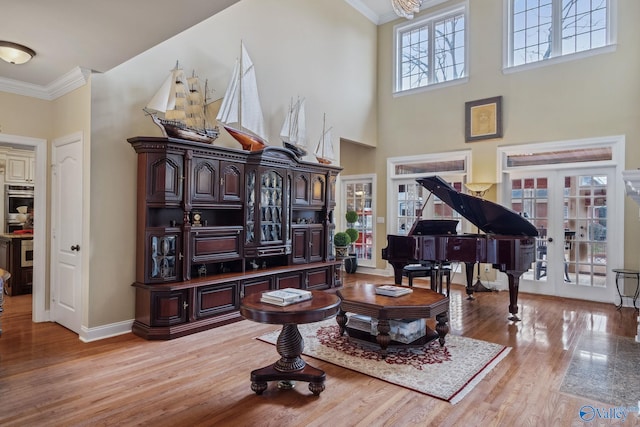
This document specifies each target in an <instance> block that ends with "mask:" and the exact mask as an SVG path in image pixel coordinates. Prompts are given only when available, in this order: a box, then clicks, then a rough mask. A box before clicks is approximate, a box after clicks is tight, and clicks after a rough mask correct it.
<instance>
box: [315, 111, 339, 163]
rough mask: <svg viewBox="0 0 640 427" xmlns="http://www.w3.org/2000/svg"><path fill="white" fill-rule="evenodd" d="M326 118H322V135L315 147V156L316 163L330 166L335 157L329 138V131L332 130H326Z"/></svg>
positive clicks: (330, 137)
mask: <svg viewBox="0 0 640 427" xmlns="http://www.w3.org/2000/svg"><path fill="white" fill-rule="evenodd" d="M326 117H327V115H326V114H325V115H324V116H323V117H322V135H321V136H320V140H319V141H318V145H317V146H316V151H315V155H316V159H318V162H320V163H322V164H325V165H328V164H331V161H332V160H335V155H334V154H333V141H332V136H331V130H332V129H333V128H332V127H330V128H329V129H327V128H326Z"/></svg>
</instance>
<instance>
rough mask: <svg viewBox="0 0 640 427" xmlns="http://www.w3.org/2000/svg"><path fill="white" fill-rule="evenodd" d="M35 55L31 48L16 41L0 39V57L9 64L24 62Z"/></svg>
mask: <svg viewBox="0 0 640 427" xmlns="http://www.w3.org/2000/svg"><path fill="white" fill-rule="evenodd" d="M34 56H36V53H35V52H34V51H33V49H29V48H28V47H26V46H23V45H21V44H18V43H12V42H7V41H2V40H0V59H2V60H3V61H6V62H8V63H10V64H24V63H25V62H27V61H29V60H30V59H31V58H33V57H34Z"/></svg>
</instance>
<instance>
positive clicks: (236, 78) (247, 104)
mask: <svg viewBox="0 0 640 427" xmlns="http://www.w3.org/2000/svg"><path fill="white" fill-rule="evenodd" d="M216 118H217V119H218V121H220V122H221V123H223V125H224V128H225V129H226V130H227V131H228V132H229V133H230V134H231V135H232V136H233V137H234V138H236V140H238V142H240V144H241V145H242V146H243V148H245V149H248V150H256V149H260V148H262V147H264V146H265V145H267V142H266V137H265V134H266V132H265V129H264V118H263V115H262V108H261V107H260V97H259V96H258V84H257V81H256V72H255V67H254V65H253V62H252V61H251V58H250V57H249V54H248V52H247V50H246V49H245V47H244V43H241V54H240V61H239V62H236V64H235V66H234V69H233V74H232V76H231V82H230V83H229V86H228V87H227V91H226V92H225V95H224V99H223V101H222V105H221V106H220V111H219V112H218V116H217V117H216ZM247 131H248V132H247Z"/></svg>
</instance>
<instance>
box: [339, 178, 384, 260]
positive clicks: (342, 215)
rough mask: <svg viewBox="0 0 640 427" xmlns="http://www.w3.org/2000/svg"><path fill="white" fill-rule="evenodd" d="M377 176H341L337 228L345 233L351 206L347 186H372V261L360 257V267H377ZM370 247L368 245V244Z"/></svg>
mask: <svg viewBox="0 0 640 427" xmlns="http://www.w3.org/2000/svg"><path fill="white" fill-rule="evenodd" d="M376 181H377V175H376V174H362V175H341V176H340V203H341V205H340V206H341V208H342V209H341V212H338V215H340V216H339V221H337V226H338V227H339V230H340V231H344V230H346V229H347V228H348V227H349V224H347V220H346V218H345V214H346V213H347V206H348V205H349V204H348V202H347V194H346V191H347V186H348V185H349V184H365V185H367V184H370V185H371V215H370V216H371V219H372V221H373V223H372V227H371V230H370V231H371V244H370V246H371V251H372V255H371V259H367V258H361V257H358V265H360V266H362V267H373V268H375V266H376V258H377V249H376V247H377V245H376V227H377V217H376V204H377V191H378V190H377V188H376ZM367 245H368V244H367Z"/></svg>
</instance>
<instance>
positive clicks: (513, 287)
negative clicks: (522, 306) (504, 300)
mask: <svg viewBox="0 0 640 427" xmlns="http://www.w3.org/2000/svg"><path fill="white" fill-rule="evenodd" d="M521 274H522V272H516V273H507V277H508V278H509V313H511V316H510V317H509V320H512V321H514V322H518V321H519V320H520V318H519V317H518V287H519V286H520V275H521Z"/></svg>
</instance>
